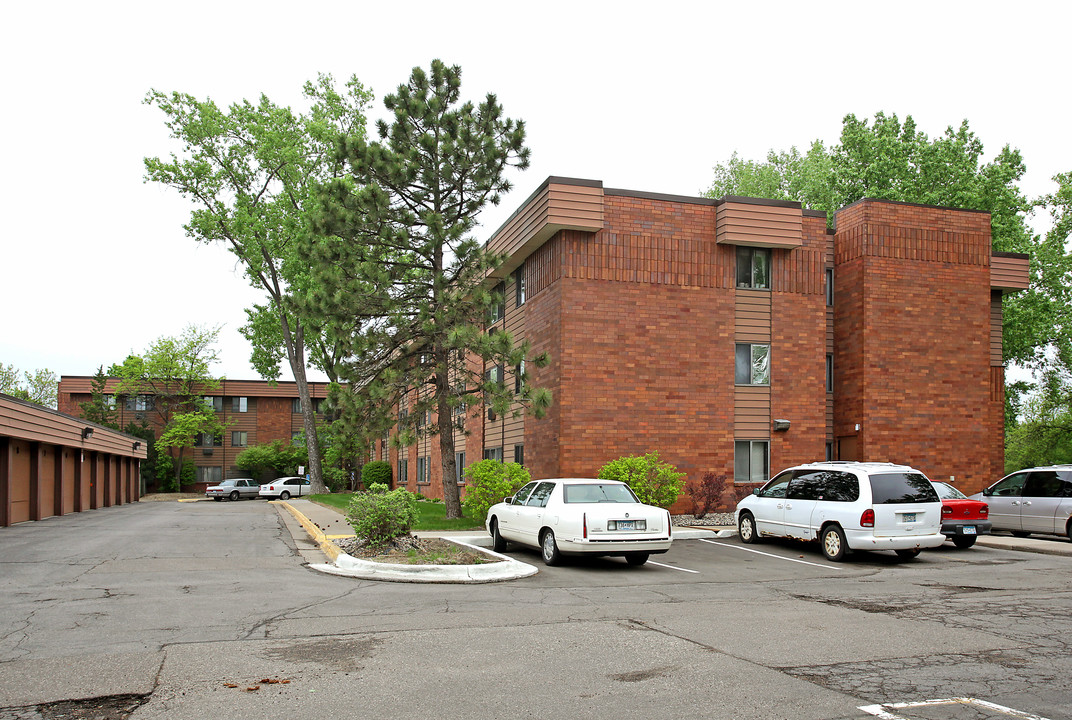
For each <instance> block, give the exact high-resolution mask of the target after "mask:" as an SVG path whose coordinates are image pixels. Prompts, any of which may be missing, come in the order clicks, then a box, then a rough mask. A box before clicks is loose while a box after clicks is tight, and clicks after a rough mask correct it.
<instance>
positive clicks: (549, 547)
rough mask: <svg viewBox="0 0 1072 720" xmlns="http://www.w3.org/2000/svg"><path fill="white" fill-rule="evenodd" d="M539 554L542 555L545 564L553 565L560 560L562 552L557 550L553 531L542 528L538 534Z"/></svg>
mask: <svg viewBox="0 0 1072 720" xmlns="http://www.w3.org/2000/svg"><path fill="white" fill-rule="evenodd" d="M540 555H542V556H543V563H544V565H547V566H551V567H553V566H555V565H558V564H559V563H561V562H562V553H560V552H559V551H558V543H557V542H555V533H554V532H553V531H551V530H544V531H543V534H542V535H540Z"/></svg>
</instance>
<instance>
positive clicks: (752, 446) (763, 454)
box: [733, 440, 770, 483]
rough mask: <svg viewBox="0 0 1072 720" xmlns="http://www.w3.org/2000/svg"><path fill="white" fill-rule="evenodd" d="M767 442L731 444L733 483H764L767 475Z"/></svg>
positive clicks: (749, 441)
mask: <svg viewBox="0 0 1072 720" xmlns="http://www.w3.org/2000/svg"><path fill="white" fill-rule="evenodd" d="M769 453H770V443H769V442H768V441H767V440H737V441H735V442H734V443H733V481H734V482H739V483H764V482H767V480H768V479H769V478H768V475H769V462H768V456H769Z"/></svg>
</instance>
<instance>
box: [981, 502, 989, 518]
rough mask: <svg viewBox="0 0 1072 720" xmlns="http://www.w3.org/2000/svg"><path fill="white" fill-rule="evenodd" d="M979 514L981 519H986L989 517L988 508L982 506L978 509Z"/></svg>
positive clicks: (987, 506)
mask: <svg viewBox="0 0 1072 720" xmlns="http://www.w3.org/2000/svg"><path fill="white" fill-rule="evenodd" d="M979 514H980V515H982V516H983V517H988V516H989V515H990V506H989V505H983V506H982V507H981V508H979Z"/></svg>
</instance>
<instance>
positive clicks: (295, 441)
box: [290, 430, 305, 445]
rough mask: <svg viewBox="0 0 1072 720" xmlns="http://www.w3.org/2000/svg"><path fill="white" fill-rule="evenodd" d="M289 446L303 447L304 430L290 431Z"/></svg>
mask: <svg viewBox="0 0 1072 720" xmlns="http://www.w3.org/2000/svg"><path fill="white" fill-rule="evenodd" d="M290 444H291V445H304V444H305V431H304V430H291V431H290Z"/></svg>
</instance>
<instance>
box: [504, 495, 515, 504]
mask: <svg viewBox="0 0 1072 720" xmlns="http://www.w3.org/2000/svg"><path fill="white" fill-rule="evenodd" d="M513 501H514V496H513V495H511V496H510V497H504V498H503V504H504V505H509V504H510V503H512V502H513Z"/></svg>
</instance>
